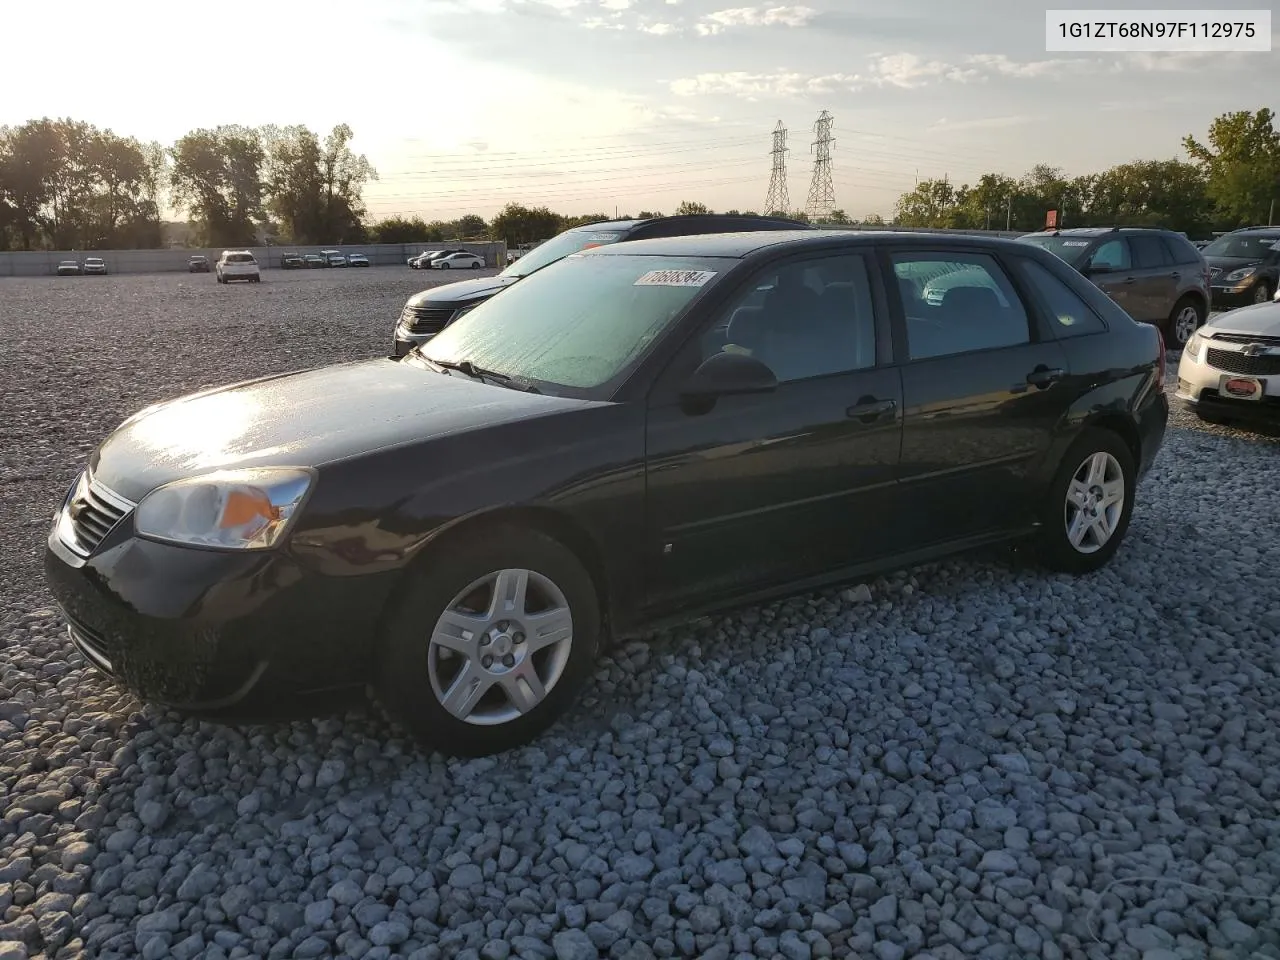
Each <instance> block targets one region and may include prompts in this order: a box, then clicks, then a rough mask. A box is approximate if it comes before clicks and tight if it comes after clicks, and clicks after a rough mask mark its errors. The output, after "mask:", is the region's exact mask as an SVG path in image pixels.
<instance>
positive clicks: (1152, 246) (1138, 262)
mask: <svg viewBox="0 0 1280 960" xmlns="http://www.w3.org/2000/svg"><path fill="white" fill-rule="evenodd" d="M1129 248H1130V249H1131V250H1132V251H1133V265H1134V266H1135V267H1136V268H1137V269H1139V270H1153V269H1155V268H1156V267H1167V266H1169V265H1170V264H1171V263H1172V262H1173V261H1171V260H1170V259H1169V254H1168V253H1167V252H1166V250H1165V247H1164V244H1163V243H1161V242H1160V238H1159V237H1157V236H1155V235H1153V234H1135V235H1134V236H1132V237H1130V238H1129Z"/></svg>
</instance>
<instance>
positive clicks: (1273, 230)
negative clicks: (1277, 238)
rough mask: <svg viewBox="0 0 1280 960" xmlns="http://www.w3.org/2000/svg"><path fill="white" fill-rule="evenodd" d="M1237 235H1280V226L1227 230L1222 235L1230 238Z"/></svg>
mask: <svg viewBox="0 0 1280 960" xmlns="http://www.w3.org/2000/svg"><path fill="white" fill-rule="evenodd" d="M1237 233H1261V234H1277V235H1280V226H1271V227H1240V228H1239V229H1236V230H1229V231H1227V232H1226V233H1224V234H1223V236H1224V237H1229V236H1232V235H1233V234H1237Z"/></svg>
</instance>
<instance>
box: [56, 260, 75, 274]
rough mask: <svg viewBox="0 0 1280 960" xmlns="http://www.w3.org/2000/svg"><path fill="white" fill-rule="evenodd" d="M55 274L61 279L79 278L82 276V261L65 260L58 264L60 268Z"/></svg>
mask: <svg viewBox="0 0 1280 960" xmlns="http://www.w3.org/2000/svg"><path fill="white" fill-rule="evenodd" d="M54 272H55V273H56V274H57V275H58V276H60V277H78V276H80V261H79V260H63V261H62V262H61V263H59V264H58V268H57V270H55V271H54Z"/></svg>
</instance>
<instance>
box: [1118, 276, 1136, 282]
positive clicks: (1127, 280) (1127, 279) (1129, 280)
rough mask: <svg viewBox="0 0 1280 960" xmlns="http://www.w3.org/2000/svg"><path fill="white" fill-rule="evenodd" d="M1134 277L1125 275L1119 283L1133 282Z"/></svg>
mask: <svg viewBox="0 0 1280 960" xmlns="http://www.w3.org/2000/svg"><path fill="white" fill-rule="evenodd" d="M1134 279H1135V278H1134V277H1125V278H1124V279H1123V280H1121V281H1120V282H1121V283H1133V282H1134Z"/></svg>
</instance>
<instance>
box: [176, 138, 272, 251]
mask: <svg viewBox="0 0 1280 960" xmlns="http://www.w3.org/2000/svg"><path fill="white" fill-rule="evenodd" d="M170 154H171V156H172V157H173V173H172V175H171V183H172V196H173V199H174V202H175V203H176V204H178V205H179V206H182V207H184V208H185V209H187V210H188V211H189V212H190V214H191V218H192V220H194V221H195V222H196V223H197V224H198V230H199V233H200V238H201V241H202V243H204V244H205V245H207V246H213V247H221V246H248V245H251V244H252V243H254V241H255V239H256V224H258V223H261V222H262V221H263V219H264V218H265V210H264V208H263V196H264V193H265V185H264V183H263V163H264V160H265V158H266V153H265V151H264V150H263V147H262V139H261V137H260V136H259V134H258V132H257V131H256V130H252V129H250V128H248V127H241V126H234V125H226V126H220V127H217V128H215V129H212V130H207V129H201V130H193V131H192V132H191V133H188V134H187V135H186V136H184V137H183V138H182V139H180V140H179V141H178V142H177V143H175V144H174V145H173V147H172V148H171V149H170ZM282 219H283V218H282Z"/></svg>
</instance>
